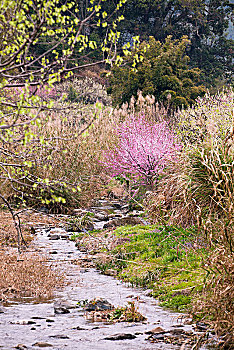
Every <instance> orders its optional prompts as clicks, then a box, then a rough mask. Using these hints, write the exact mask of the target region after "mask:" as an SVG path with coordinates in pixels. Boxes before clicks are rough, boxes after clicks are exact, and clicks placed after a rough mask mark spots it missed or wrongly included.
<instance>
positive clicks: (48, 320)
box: [46, 318, 54, 322]
mask: <svg viewBox="0 0 234 350" xmlns="http://www.w3.org/2000/svg"><path fill="white" fill-rule="evenodd" d="M46 322H54V320H50V319H49V318H47V319H46Z"/></svg>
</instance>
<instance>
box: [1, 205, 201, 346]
mask: <svg viewBox="0 0 234 350" xmlns="http://www.w3.org/2000/svg"><path fill="white" fill-rule="evenodd" d="M102 204H103V203H102ZM99 208H100V207H99ZM103 208H105V207H103V205H102V207H101V211H103V210H104V209H103ZM108 210H111V211H112V209H108ZM117 210H119V209H117ZM116 214H117V215H120V213H118V212H117V213H116ZM110 215H112V217H111V218H110V219H113V218H114V217H115V215H113V213H112V214H110ZM117 217H119V216H117ZM105 222H106V220H105V221H96V223H95V222H94V225H97V226H99V227H100V226H103V225H104V224H105ZM34 229H35V249H36V250H37V251H38V252H42V253H46V254H47V256H48V263H49V264H52V266H57V267H59V268H60V269H61V270H62V271H63V272H64V274H65V275H66V277H67V282H68V284H67V285H66V286H65V287H64V288H63V289H61V290H57V291H56V293H55V296H54V298H53V299H50V300H47V301H40V300H32V299H30V298H29V299H28V300H27V299H25V300H24V301H22V300H21V301H18V302H17V301H12V302H11V303H7V304H5V305H4V304H3V306H2V308H1V311H2V313H1V315H0V348H1V349H3V350H10V349H14V348H16V349H39V348H41V347H48V348H51V349H57V350H62V349H68V350H73V349H78V350H91V349H94V350H99V349H100V350H109V349H110V350H111V349H113V350H118V349H121V350H135V349H136V350H153V349H165V350H167V349H168V350H170V349H184V350H186V349H191V348H192V346H193V345H194V344H196V343H197V342H198V339H199V337H200V336H201V335H202V333H200V334H198V333H197V332H196V331H195V330H194V325H192V324H188V323H191V322H188V320H186V319H185V318H184V317H183V315H182V314H180V313H175V312H170V311H167V310H164V309H163V308H162V307H160V306H158V302H157V301H156V300H155V299H154V298H152V297H150V296H149V295H148V294H149V291H143V290H141V289H136V288H131V287H129V286H127V285H126V284H125V283H122V282H121V281H119V280H116V279H114V278H113V277H112V276H107V275H103V274H100V273H99V272H98V271H97V270H96V269H95V268H93V267H89V268H88V267H87V264H86V263H87V261H90V262H91V261H92V256H89V255H88V254H87V253H85V252H81V251H80V250H78V249H77V248H76V247H75V244H74V242H72V241H70V236H71V235H72V232H71V233H68V232H67V231H66V230H65V229H63V228H58V227H53V226H43V225H38V226H36V227H34ZM82 261H84V262H85V264H84V266H85V267H81V266H80V265H82V264H80V262H82ZM77 262H79V264H77ZM98 298H102V299H103V300H107V301H108V302H109V303H111V304H112V305H114V306H115V307H123V306H126V305H128V304H129V302H134V303H135V306H136V307H137V309H138V311H139V312H140V313H141V314H142V315H143V316H144V317H145V318H146V320H145V321H143V322H118V323H110V322H92V320H89V319H87V318H85V317H84V308H83V307H81V306H80V303H81V302H83V301H86V300H88V301H90V300H95V299H96V300H97V299H98ZM78 303H79V305H78ZM200 348H201V349H205V347H200Z"/></svg>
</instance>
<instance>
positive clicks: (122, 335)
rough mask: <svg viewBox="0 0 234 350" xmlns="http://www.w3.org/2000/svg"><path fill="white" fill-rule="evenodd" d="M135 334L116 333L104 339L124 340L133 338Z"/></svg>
mask: <svg viewBox="0 0 234 350" xmlns="http://www.w3.org/2000/svg"><path fill="white" fill-rule="evenodd" d="M135 338H136V335H134V334H131V333H118V334H113V335H110V336H109V337H106V338H104V340H125V339H135Z"/></svg>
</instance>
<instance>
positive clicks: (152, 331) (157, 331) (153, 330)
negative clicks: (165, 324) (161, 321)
mask: <svg viewBox="0 0 234 350" xmlns="http://www.w3.org/2000/svg"><path fill="white" fill-rule="evenodd" d="M163 333H166V331H165V329H163V328H161V327H156V328H153V329H151V330H150V331H147V332H145V334H163Z"/></svg>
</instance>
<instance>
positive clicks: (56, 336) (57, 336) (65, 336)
mask: <svg viewBox="0 0 234 350" xmlns="http://www.w3.org/2000/svg"><path fill="white" fill-rule="evenodd" d="M49 337H50V338H57V339H69V337H68V336H67V335H65V334H55V335H50V336H49Z"/></svg>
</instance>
